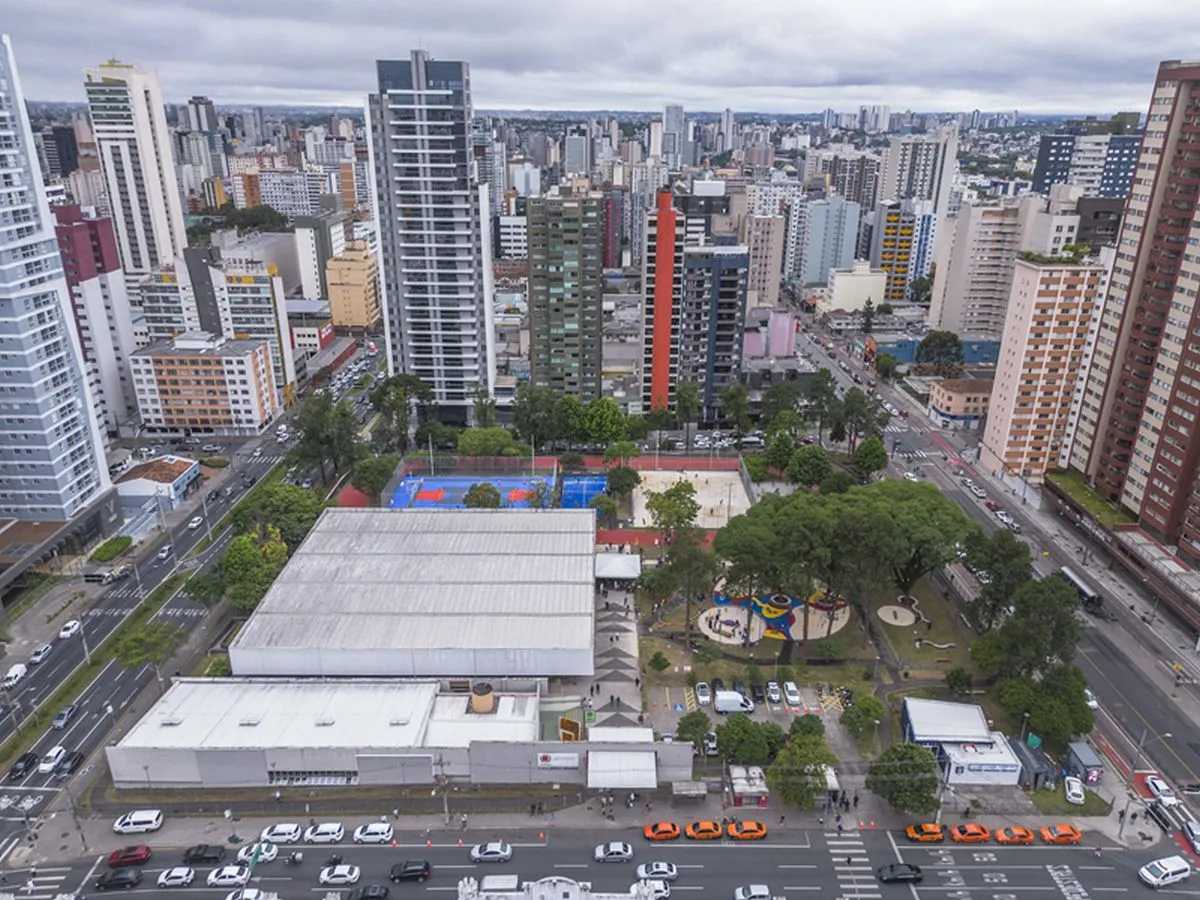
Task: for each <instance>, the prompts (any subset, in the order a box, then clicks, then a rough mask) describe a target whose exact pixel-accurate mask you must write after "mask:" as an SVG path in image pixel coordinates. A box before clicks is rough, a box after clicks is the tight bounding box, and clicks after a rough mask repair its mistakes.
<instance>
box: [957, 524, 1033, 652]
mask: <svg viewBox="0 0 1200 900" xmlns="http://www.w3.org/2000/svg"><path fill="white" fill-rule="evenodd" d="M963 543H964V545H965V548H966V554H967V561H968V562H970V563H971V565H972V566H974V567H975V568H977V569H979V570H981V571H983V572H986V573H987V575H988V578H987V584H983V585H981V587H980V590H979V596H978V597H976V598H975V600H974V602H973V603H971V605H970V606H969V607H967V615H968V616H969V617H970V619H971V624H972V625H974V626H975V628H976V629H977V630H978V631H979V633H980V634H986V633H987V632H989V631H991V630H992V629H993V628H994V627H995V626H996V625H998V624H1000V622H1001V620H1002V619H1003V618H1004V617H1005V615H1006V613H1007V611H1008V609H1009V607H1010V606H1012V598H1013V594H1014V593H1016V591H1017V589H1018V588H1019V587H1021V585H1023V584H1026V583H1028V582H1029V581H1031V580H1033V560H1032V559H1031V558H1030V555H1029V545H1028V544H1026V543H1024V542H1023V541H1019V540H1017V538H1016V536H1015V535H1014V534H1013V533H1012V532H1011V531H1009V530H1008V529H1007V528H1000V529H998V530H996V531H995V532H994V533H992V534H991V535H985V534H984V532H983V531H982V530H977V531H975V532H973V533H972V534H971V535H970V536H969V537H968V538H967V540H966V541H964V542H963Z"/></svg>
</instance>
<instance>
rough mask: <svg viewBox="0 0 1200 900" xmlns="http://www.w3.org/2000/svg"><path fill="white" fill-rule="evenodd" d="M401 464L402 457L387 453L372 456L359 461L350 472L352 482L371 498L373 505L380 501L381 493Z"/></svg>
mask: <svg viewBox="0 0 1200 900" xmlns="http://www.w3.org/2000/svg"><path fill="white" fill-rule="evenodd" d="M399 465H400V457H398V456H392V455H389V454H385V455H383V456H370V457H367V458H366V459H362V460H359V461H358V464H357V465H355V467H354V471H353V472H352V473H351V474H350V483H351V484H352V485H354V486H355V487H356V488H358V489H359V490H360V491H362V492H363V493H364V494H366V495H367V497H369V498H370V500H371V505H372V506H375V505H377V504H378V503H379V495H380V494H381V493H382V492H383V489H384V488H385V487H387V484H388V482H389V481H391V480H392V476H393V475H394V474H396V469H397V467H398V466H399Z"/></svg>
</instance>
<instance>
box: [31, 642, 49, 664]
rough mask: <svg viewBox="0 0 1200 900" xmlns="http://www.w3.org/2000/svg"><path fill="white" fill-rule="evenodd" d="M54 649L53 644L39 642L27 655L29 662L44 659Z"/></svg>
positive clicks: (38, 661) (39, 661)
mask: <svg viewBox="0 0 1200 900" xmlns="http://www.w3.org/2000/svg"><path fill="white" fill-rule="evenodd" d="M53 651H54V645H53V644H39V645H38V646H37V647H35V648H34V650H33V653H31V654H30V655H29V661H30V663H33V664H35V665H36V664H37V663H41V662H45V661H46V657H47V656H49V655H50V654H51V653H52V652H53Z"/></svg>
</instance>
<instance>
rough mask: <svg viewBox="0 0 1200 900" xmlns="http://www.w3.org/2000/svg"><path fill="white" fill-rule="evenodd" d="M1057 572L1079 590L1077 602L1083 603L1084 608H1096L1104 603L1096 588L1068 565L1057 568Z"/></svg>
mask: <svg viewBox="0 0 1200 900" xmlns="http://www.w3.org/2000/svg"><path fill="white" fill-rule="evenodd" d="M1058 574H1059V575H1061V576H1062V577H1063V578H1065V579H1066V580H1067V581H1068V582H1070V584H1071V586H1072V587H1073V588H1075V590H1076V591H1078V592H1079V602H1080V603H1082V604H1083V608H1084V609H1086V610H1098V609H1099V608H1100V607H1101V606H1103V605H1104V598H1103V597H1101V596H1100V594H1099V593H1098V592H1097V591H1096V589H1095V588H1094V587H1092V586H1091V585H1090V584H1088V583H1087V582H1086V581H1084V580H1083V578H1081V577H1080V576H1079V575H1077V574H1076V573H1075V572H1074V571H1072V570H1071V569H1070V568H1069V567H1067V566H1063V567H1062V568H1061V569H1059V571H1058Z"/></svg>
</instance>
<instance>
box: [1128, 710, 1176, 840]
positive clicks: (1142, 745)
mask: <svg viewBox="0 0 1200 900" xmlns="http://www.w3.org/2000/svg"><path fill="white" fill-rule="evenodd" d="M1149 733H1150V729H1149V728H1143V729H1142V736H1141V738H1140V739H1139V740H1138V745H1137V750H1136V751H1135V752H1134V756H1133V768H1132V769H1130V776H1131V777H1133V776H1136V774H1137V770H1138V766H1140V765H1141V764H1142V754H1143V753H1144V752H1145V749H1146V747H1147V746H1148V744H1147V743H1146V737H1147V735H1148V734H1149ZM1171 736H1172V735H1171V732H1169V731H1166V732H1163V733H1162V734H1160V735H1156V736H1155V738H1154V740H1152V741H1150V744H1153V743H1155V742H1156V741H1165V740H1167V739H1168V738H1170V737H1171ZM1132 805H1133V795H1132V794H1130V795H1129V796H1128V797H1126V798H1125V809H1124V811H1123V812H1122V813H1121V827H1120V828H1118V829H1117V840H1120V839H1121V838H1123V837H1124V836H1125V823H1126V822H1128V821H1129V807H1130V806H1132Z"/></svg>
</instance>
